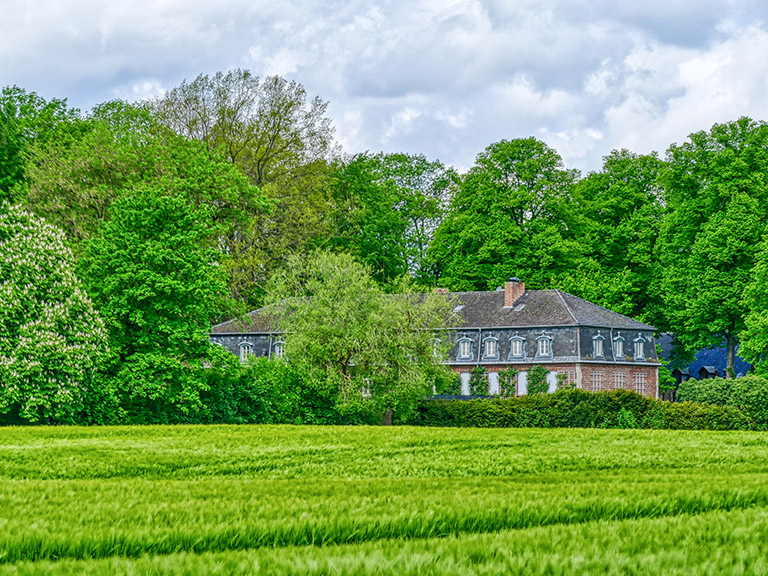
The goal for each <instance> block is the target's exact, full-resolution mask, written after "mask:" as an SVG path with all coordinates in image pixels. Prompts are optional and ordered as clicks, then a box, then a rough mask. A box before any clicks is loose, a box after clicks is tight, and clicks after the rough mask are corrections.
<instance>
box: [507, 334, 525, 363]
mask: <svg viewBox="0 0 768 576" xmlns="http://www.w3.org/2000/svg"><path fill="white" fill-rule="evenodd" d="M510 342H511V343H512V346H511V350H510V352H509V357H510V358H523V357H524V356H525V340H523V339H522V338H520V337H519V336H514V337H512V338H511V339H510Z"/></svg>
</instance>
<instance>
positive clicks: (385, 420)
mask: <svg viewBox="0 0 768 576" xmlns="http://www.w3.org/2000/svg"><path fill="white" fill-rule="evenodd" d="M381 425H382V426H392V410H391V409H389V410H387V411H385V412H384V416H382V417H381Z"/></svg>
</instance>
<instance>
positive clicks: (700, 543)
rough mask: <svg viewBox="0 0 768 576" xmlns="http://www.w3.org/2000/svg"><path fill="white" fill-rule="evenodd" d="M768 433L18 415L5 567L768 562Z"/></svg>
mask: <svg viewBox="0 0 768 576" xmlns="http://www.w3.org/2000/svg"><path fill="white" fill-rule="evenodd" d="M766 543H768V434H764V433H749V432H681V431H654V430H580V429H567V430H543V429H436V428H410V427H381V428H380V427H375V428H369V427H343V428H342V427H293V426H282V427H279V426H207V427H206V426H199V427H198V426H177V427H115V428H65V427H61V428H5V429H0V575H6V574H14V575H24V574H57V575H58V574H132V575H133V574H190V575H191V574H252V573H255V572H257V571H258V572H261V573H269V574H397V575H399V576H402V575H407V574H499V573H509V574H530V573H546V574H596V573H605V574H660V573H664V574H691V573H696V574H718V575H720V574H766V573H768V561H767V560H766V558H767V557H768V555H766V552H765V550H766V548H768V544H766Z"/></svg>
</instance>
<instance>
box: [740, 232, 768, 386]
mask: <svg viewBox="0 0 768 576" xmlns="http://www.w3.org/2000/svg"><path fill="white" fill-rule="evenodd" d="M750 276H751V280H750V282H749V283H748V284H747V286H746V287H745V288H744V300H743V305H744V307H745V309H746V310H747V314H746V317H745V318H744V326H745V330H744V332H742V334H741V336H740V340H741V346H740V348H739V354H740V355H741V356H742V357H743V358H745V359H746V360H748V361H749V362H751V363H752V364H754V365H755V369H756V371H757V372H758V373H760V374H763V375H765V374H766V373H768V283H767V282H766V279H768V233H764V235H763V241H762V243H761V245H760V251H759V252H758V255H757V258H756V261H755V266H754V267H753V268H752V271H751V273H750Z"/></svg>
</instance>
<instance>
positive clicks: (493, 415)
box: [408, 389, 755, 430]
mask: <svg viewBox="0 0 768 576" xmlns="http://www.w3.org/2000/svg"><path fill="white" fill-rule="evenodd" d="M408 423H409V424H413V425H417V426H446V427H481V428H491V427H493V428H523V427H540V428H654V429H660V428H669V429H684V430H749V429H753V428H755V423H754V421H753V420H752V418H750V416H749V415H748V414H746V413H744V412H743V411H741V410H739V409H737V408H735V407H732V406H718V405H713V404H700V403H694V402H686V403H676V404H672V403H669V402H663V401H661V400H655V399H653V398H648V397H647V396H642V395H640V394H638V393H637V392H632V391H629V390H615V391H611V392H587V391H585V390H579V389H573V390H561V391H558V392H556V393H554V394H534V395H527V396H522V397H519V398H508V399H477V400H467V401H461V400H425V401H423V402H421V403H420V404H419V407H418V409H417V411H416V413H415V414H414V416H413V417H412V418H411V419H410V420H409V422H408Z"/></svg>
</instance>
